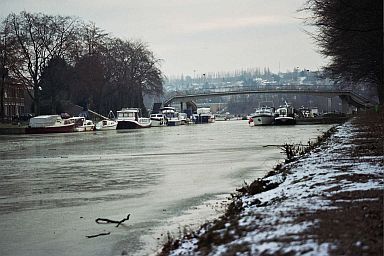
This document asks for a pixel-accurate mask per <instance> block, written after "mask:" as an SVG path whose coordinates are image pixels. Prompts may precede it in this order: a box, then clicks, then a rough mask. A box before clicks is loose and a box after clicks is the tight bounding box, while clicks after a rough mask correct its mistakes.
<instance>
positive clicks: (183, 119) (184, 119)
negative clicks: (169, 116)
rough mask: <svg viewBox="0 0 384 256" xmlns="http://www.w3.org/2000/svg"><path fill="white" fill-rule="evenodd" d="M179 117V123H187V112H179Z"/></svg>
mask: <svg viewBox="0 0 384 256" xmlns="http://www.w3.org/2000/svg"><path fill="white" fill-rule="evenodd" d="M179 119H180V121H181V124H189V122H190V120H189V118H188V115H187V113H179Z"/></svg>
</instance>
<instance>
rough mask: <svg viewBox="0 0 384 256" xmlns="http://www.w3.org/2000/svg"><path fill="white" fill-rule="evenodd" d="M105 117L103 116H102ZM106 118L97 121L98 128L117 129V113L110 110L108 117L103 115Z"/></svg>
mask: <svg viewBox="0 0 384 256" xmlns="http://www.w3.org/2000/svg"><path fill="white" fill-rule="evenodd" d="M102 117H103V116H102ZM103 118H105V119H103V120H101V121H99V122H97V123H96V126H95V128H96V130H98V131H105V130H116V127H117V121H115V119H116V118H115V114H113V111H112V110H110V111H109V113H108V117H103Z"/></svg>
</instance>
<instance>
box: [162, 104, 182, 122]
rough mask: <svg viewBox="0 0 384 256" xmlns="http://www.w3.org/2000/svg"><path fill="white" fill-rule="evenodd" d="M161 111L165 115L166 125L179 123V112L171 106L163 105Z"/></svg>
mask: <svg viewBox="0 0 384 256" xmlns="http://www.w3.org/2000/svg"><path fill="white" fill-rule="evenodd" d="M161 113H162V114H163V115H164V116H165V120H166V122H167V126H178V125H181V119H180V117H179V112H177V111H176V110H175V108H173V107H163V108H162V109H161Z"/></svg>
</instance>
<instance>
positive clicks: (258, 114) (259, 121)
mask: <svg viewBox="0 0 384 256" xmlns="http://www.w3.org/2000/svg"><path fill="white" fill-rule="evenodd" d="M274 115H275V113H274V108H273V107H259V108H256V110H255V112H254V113H252V114H251V115H250V117H249V121H248V123H249V125H250V126H257V125H271V124H273V123H274V120H275V116H274Z"/></svg>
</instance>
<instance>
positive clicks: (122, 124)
mask: <svg viewBox="0 0 384 256" xmlns="http://www.w3.org/2000/svg"><path fill="white" fill-rule="evenodd" d="M150 127H151V123H150V122H149V123H146V124H141V123H139V122H137V121H131V120H127V121H118V122H117V126H116V129H117V130H121V129H142V128H150Z"/></svg>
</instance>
